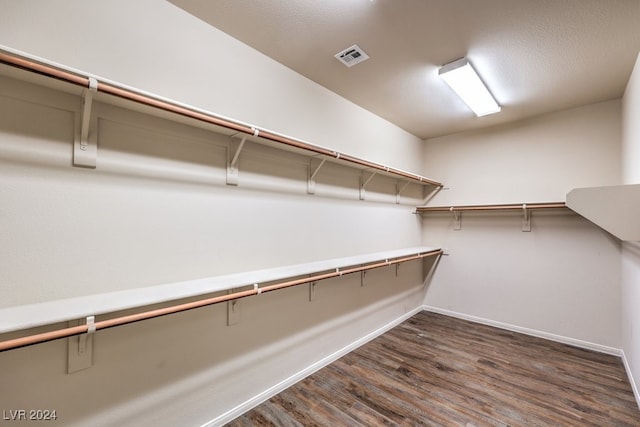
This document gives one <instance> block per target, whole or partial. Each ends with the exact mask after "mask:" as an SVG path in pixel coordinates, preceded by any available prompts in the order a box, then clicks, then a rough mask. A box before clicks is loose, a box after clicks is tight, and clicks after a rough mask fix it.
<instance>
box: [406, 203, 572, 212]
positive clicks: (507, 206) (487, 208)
mask: <svg viewBox="0 0 640 427" xmlns="http://www.w3.org/2000/svg"><path fill="white" fill-rule="evenodd" d="M566 207H567V205H566V204H565V203H564V202H545V203H519V204H515V203H512V204H502V205H459V206H418V207H416V213H429V212H465V211H502V210H523V209H528V210H534V209H562V208H566Z"/></svg>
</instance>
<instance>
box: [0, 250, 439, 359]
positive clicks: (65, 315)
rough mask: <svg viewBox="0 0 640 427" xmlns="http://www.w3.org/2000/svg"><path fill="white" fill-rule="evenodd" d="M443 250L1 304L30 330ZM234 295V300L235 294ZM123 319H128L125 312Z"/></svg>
mask: <svg viewBox="0 0 640 427" xmlns="http://www.w3.org/2000/svg"><path fill="white" fill-rule="evenodd" d="M440 254H441V250H440V249H439V248H436V247H428V246H420V247H413V248H406V249H399V250H393V251H385V252H376V253H371V254H365V255H356V256H350V257H343V258H335V259H329V260H323V261H316V262H310V263H305V264H296V265H290V266H284V267H276V268H270V269H264V270H256V271H250V272H244V273H237V274H230V275H224V276H216V277H210V278H205V279H199V280H190V281H185V282H177V283H170V284H165V285H159V286H151V287H145V288H138V289H131V290H126V291H118V292H111V293H104V294H96V295H89V296H83V297H77V298H69V299H63V300H55V301H49V302H44V303H38V304H29V305H21V306H15V307H8V308H4V309H0V319H1V320H0V333H7V332H13V331H19V330H25V329H29V328H33V327H37V326H44V325H51V324H54V323H59V322H65V321H70V320H77V319H81V318H85V317H88V316H96V315H100V314H106V313H113V312H116V311H120V310H125V309H131V308H136V307H137V308H141V307H144V306H148V305H151V304H157V303H163V302H168V301H173V300H179V299H183V298H189V297H195V296H200V295H206V294H211V293H215V292H221V291H227V290H230V289H237V288H241V287H250V286H253V289H250V290H247V291H243V292H241V293H243V295H240V296H238V297H236V298H239V297H243V296H251V295H257V294H260V293H262V292H269V291H273V290H277V289H281V288H284V287H290V286H295V285H297V284H302V283H308V282H311V281H316V280H322V279H326V278H331V277H337V276H341V275H343V274H350V273H355V272H358V271H364V270H368V269H372V268H378V267H383V266H385V265H393V264H399V263H401V262H407V261H412V260H418V259H422V258H426V257H430V256H437V255H440ZM313 275H315V276H313ZM300 276H309V278H302V279H296V280H289V281H286V282H283V283H277V284H271V285H265V286H260V285H259V284H264V283H271V282H275V281H281V280H285V279H292V278H295V277H300ZM223 298H224V297H223ZM228 299H229V300H230V299H235V298H228ZM202 301H203V302H206V304H205V303H202V304H201V305H197V304H198V302H197V301H196V302H194V303H190V304H192V305H193V306H189V307H186V306H185V307H181V309H180V310H175V311H169V312H166V313H163V314H161V313H160V312H158V313H154V315H146V313H152V312H153V311H150V312H144V313H140V314H138V316H139V317H140V318H139V319H137V320H134V319H133V318H132V319H129V320H131V321H122V322H120V323H116V324H110V325H109V326H103V328H104V327H112V326H118V325H119V324H126V323H131V322H132V321H138V320H144V319H146V318H152V317H157V316H159V315H164V314H171V313H172V312H178V311H184V310H186V309H191V308H197V307H198V306H204V305H210V304H214V303H216V302H217V301H214V298H211V299H207V300H202ZM180 306H182V305H177V306H174V307H180ZM165 310H166V309H165ZM125 317H126V316H125ZM122 319H124V317H123V318H122ZM99 323H101V322H98V323H96V325H98V324H99ZM79 328H80V329H82V328H84V330H79V331H78V332H77V333H73V334H70V335H64V336H71V335H78V334H81V333H85V332H87V331H88V330H89V328H90V326H89V325H82V326H80V327H79ZM99 329H100V328H99ZM39 342H43V341H39ZM1 344H2V343H0V351H2V350H3V349H7V348H3V347H2V345H1Z"/></svg>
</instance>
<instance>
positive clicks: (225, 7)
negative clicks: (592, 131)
mask: <svg viewBox="0 0 640 427" xmlns="http://www.w3.org/2000/svg"><path fill="white" fill-rule="evenodd" d="M171 2H172V3H174V4H176V5H177V6H179V7H181V8H183V9H185V10H186V11H188V12H190V13H191V14H193V15H195V16H197V17H199V18H200V19H202V20H203V21H205V22H208V23H209V24H211V25H213V26H215V27H217V28H218V29H220V30H222V31H224V32H226V33H228V34H229V35H231V36H233V37H234V38H236V39H238V40H240V41H242V42H244V43H246V44H247V45H249V46H252V47H253V48H255V49H257V50H259V51H260V52H263V53H264V54H266V55H267V56H269V57H271V58H273V59H274V60H276V61H278V62H280V63H282V64H284V65H285V66H287V67H289V68H291V69H293V70H295V71H297V72H298V73H300V74H302V75H304V76H306V77H308V78H309V79H311V80H313V81H315V82H317V83H319V84H321V85H322V86H325V87H326V88H328V89H330V90H331V91H333V92H335V93H337V94H339V95H341V96H343V97H344V98H347V99H349V100H351V101H352V102H354V103H356V104H358V105H360V106H362V107H364V108H366V109H367V110H369V111H372V112H373V113H375V114H377V115H379V116H381V117H384V118H386V119H387V120H389V121H391V122H393V123H395V124H397V125H398V126H400V127H402V128H404V129H406V130H407V131H409V132H411V133H413V134H414V135H417V136H419V137H421V138H430V137H434V136H440V135H446V134H451V133H455V132H460V131H464V130H469V129H474V128H481V127H486V126H492V125H495V124H499V123H505V122H510V121H515V120H519V119H523V118H526V117H531V116H535V115H539V114H542V113H547V112H552V111H557V110H561V109H566V108H571V107H576V106H580V105H584V104H589V103H593V102H598V101H604V100H609V99H615V98H619V97H621V96H622V94H623V92H624V89H625V86H626V83H627V81H628V79H629V76H630V74H631V70H632V68H633V64H634V62H635V60H636V57H637V55H638V51H639V50H640V0H171ZM353 44H358V45H359V46H360V47H361V48H362V49H363V50H364V51H365V52H366V53H367V54H368V55H369V56H370V59H368V60H367V61H365V62H362V63H360V64H358V65H355V66H353V67H351V68H347V67H345V66H344V65H343V64H341V63H340V62H339V61H338V60H337V59H335V58H334V56H333V55H334V54H336V53H338V52H339V51H341V50H343V49H345V48H347V47H349V46H351V45H353ZM463 56H466V57H467V58H469V60H470V61H471V62H472V63H473V65H474V67H475V68H476V70H477V71H478V73H479V74H480V75H481V76H482V78H483V80H484V81H485V83H486V84H487V85H488V86H489V88H490V90H491V91H492V92H493V94H494V96H495V97H496V98H497V100H498V103H499V104H500V105H502V107H503V109H502V112H500V113H498V114H494V115H492V116H486V117H481V118H477V117H475V115H473V113H472V112H471V111H470V110H468V109H467V107H466V106H465V105H464V104H463V103H462V101H460V100H458V99H457V98H456V97H455V96H454V95H453V93H452V92H451V90H450V89H449V88H448V86H446V85H445V84H444V82H443V81H441V79H440V78H438V75H437V71H438V68H439V67H440V66H441V65H443V64H445V63H447V62H451V61H453V60H455V59H458V58H460V57H463Z"/></svg>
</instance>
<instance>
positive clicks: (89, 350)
mask: <svg viewBox="0 0 640 427" xmlns="http://www.w3.org/2000/svg"><path fill="white" fill-rule="evenodd" d="M85 321H86V324H87V332H86V333H84V334H81V335H76V336H73V337H69V338H68V339H67V373H68V374H73V373H74V372H78V371H82V370H84V369H87V368H90V367H91V366H92V365H93V336H94V333H95V331H96V324H95V317H94V316H88V317H87V318H86V320H85ZM81 324H82V320H76V321H71V322H69V327H73V326H79V325H81Z"/></svg>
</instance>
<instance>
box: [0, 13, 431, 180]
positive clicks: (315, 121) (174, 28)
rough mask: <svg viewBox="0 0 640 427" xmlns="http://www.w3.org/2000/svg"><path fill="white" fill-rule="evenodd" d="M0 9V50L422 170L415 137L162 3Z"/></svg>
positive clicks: (407, 167) (401, 166) (380, 159)
mask: <svg viewBox="0 0 640 427" xmlns="http://www.w3.org/2000/svg"><path fill="white" fill-rule="evenodd" d="M0 8H1V9H2V14H1V15H0V45H5V46H8V47H11V48H14V49H18V50H22V51H24V52H27V53H29V54H32V55H36V56H40V57H42V58H45V59H47V60H50V61H54V62H58V63H60V64H64V65H66V66H70V67H74V68H76V69H78V70H82V71H85V72H88V73H92V74H95V75H97V76H101V77H104V78H106V79H111V80H113V81H116V82H119V83H123V84H126V85H129V86H131V87H134V88H138V89H141V90H145V91H149V92H151V93H154V94H157V95H161V96H164V97H167V98H170V99H174V100H177V101H180V102H183V103H186V104H189V105H193V106H196V107H199V108H202V109H205V110H208V111H211V112H213V113H216V114H220V115H223V116H227V117H229V118H233V119H237V120H241V121H244V122H247V123H249V124H253V125H256V126H259V127H262V128H267V129H272V130H274V131H277V132H280V133H284V134H287V135H290V136H294V137H296V138H299V139H303V140H307V141H309V142H312V143H314V144H317V145H323V146H327V147H330V148H334V149H336V150H338V151H344V152H346V153H349V154H352V155H355V156H360V157H363V158H366V159H370V160H374V161H378V162H381V163H384V164H387V165H389V166H395V167H398V168H401V169H406V170H413V171H418V170H420V169H421V166H422V165H421V161H420V160H421V158H420V156H419V154H420V153H421V152H422V141H421V140H420V139H419V138H416V137H415V136H413V135H410V134H409V133H407V132H405V131H403V130H401V129H400V128H398V127H396V126H393V125H391V124H390V123H389V122H387V121H385V120H383V119H381V118H379V117H377V116H375V115H373V114H372V113H370V112H368V111H366V110H364V109H362V108H359V107H357V106H356V105H354V104H353V103H351V102H349V101H347V100H345V99H344V98H340V97H338V96H337V95H336V94H334V93H332V92H330V91H328V90H327V89H325V88H323V87H321V86H319V85H317V84H315V83H314V82H312V81H310V80H308V79H306V78H304V77H302V76H301V75H299V74H297V73H295V72H293V71H291V70H290V69H288V68H285V67H284V66H282V65H281V64H279V63H276V62H274V61H272V60H271V59H269V58H267V57H265V56H264V55H262V54H261V53H259V52H257V51H255V50H254V49H251V48H249V47H247V46H246V45H244V44H242V43H240V42H239V41H237V40H235V39H233V38H231V37H229V36H227V35H226V34H225V33H223V32H221V31H219V30H217V29H215V28H213V27H211V26H209V25H208V24H206V23H204V22H202V21H200V20H198V19H196V18H194V17H193V16H191V15H189V14H188V13H186V12H184V11H183V10H182V9H179V8H178V7H176V6H174V5H172V4H171V3H169V2H164V1H157V0H141V1H135V2H130V1H125V0H115V1H108V2H104V1H100V0H88V1H84V0H51V1H47V2H24V1H21V0H0ZM330 59H331V60H333V58H330Z"/></svg>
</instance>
